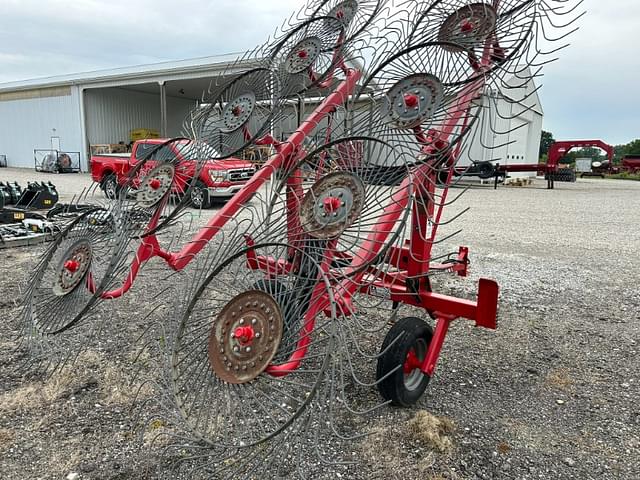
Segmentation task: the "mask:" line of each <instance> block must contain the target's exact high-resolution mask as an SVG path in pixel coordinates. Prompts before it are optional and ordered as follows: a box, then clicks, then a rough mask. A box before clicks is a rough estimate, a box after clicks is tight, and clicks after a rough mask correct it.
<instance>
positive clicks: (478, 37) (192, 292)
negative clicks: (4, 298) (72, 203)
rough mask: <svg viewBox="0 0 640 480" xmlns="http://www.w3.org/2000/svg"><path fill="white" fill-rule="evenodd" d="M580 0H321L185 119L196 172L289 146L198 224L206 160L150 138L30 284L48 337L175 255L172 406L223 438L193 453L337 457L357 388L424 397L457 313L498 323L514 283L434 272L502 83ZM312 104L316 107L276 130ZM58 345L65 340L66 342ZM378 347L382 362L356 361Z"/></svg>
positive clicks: (458, 269)
mask: <svg viewBox="0 0 640 480" xmlns="http://www.w3.org/2000/svg"><path fill="white" fill-rule="evenodd" d="M574 10H575V6H570V5H569V4H568V3H567V2H560V1H557V2H544V1H538V0H536V1H533V0H529V1H527V0H493V1H486V2H468V1H462V0H440V1H437V0H436V1H410V2H399V5H391V4H390V2H385V1H373V0H365V1H355V0H347V1H333V0H317V1H312V2H311V3H310V4H309V5H308V6H306V7H305V8H304V9H303V10H302V11H301V12H300V13H299V14H298V15H297V17H295V19H293V18H292V20H291V22H290V24H288V25H285V26H284V27H283V28H282V32H281V33H280V34H279V36H278V37H277V38H276V39H274V40H273V41H271V42H268V43H267V44H265V45H263V46H262V47H260V48H258V49H256V50H255V51H253V52H251V53H249V54H247V55H245V57H243V58H242V59H240V60H239V61H238V62H237V64H236V65H234V66H233V68H232V69H230V72H229V73H228V74H225V75H221V77H220V78H219V79H218V80H216V81H215V83H214V84H213V85H212V87H211V89H210V91H209V92H208V95H207V102H206V104H204V105H203V106H202V107H200V108H198V109H196V111H194V112H193V114H192V115H191V116H190V117H189V119H188V120H187V122H186V123H185V137H187V138H190V139H192V140H193V141H192V142H191V143H190V144H189V145H190V146H189V148H191V149H192V150H193V151H192V153H193V155H192V156H193V157H194V158H197V159H198V161H197V164H198V167H197V168H198V169H199V168H201V167H202V165H203V164H204V162H206V161H207V160H208V159H211V158H226V157H231V156H233V155H237V154H239V153H241V152H243V151H244V150H246V149H247V148H249V147H250V146H256V145H257V146H262V147H270V148H271V149H272V151H273V152H274V153H273V155H272V156H271V157H270V158H269V160H268V161H267V162H266V163H265V164H264V166H263V167H262V168H260V169H258V170H257V171H256V173H255V175H254V176H253V178H252V179H251V180H250V181H249V182H248V183H247V184H246V186H245V187H244V188H243V189H242V190H241V191H240V192H239V193H238V194H237V195H236V196H235V197H234V198H233V199H232V200H231V201H229V202H228V203H227V204H225V205H224V206H223V207H222V208H221V209H220V210H219V211H217V212H216V213H215V214H214V215H213V216H212V217H211V218H210V219H208V220H207V221H206V223H205V224H204V225H203V226H201V227H200V228H199V229H198V230H197V232H196V233H195V234H194V236H193V237H192V238H191V239H190V240H188V241H186V242H184V241H182V237H183V236H184V235H186V233H187V232H189V231H190V230H193V226H194V222H196V220H194V216H193V211H192V210H190V209H189V192H190V189H191V188H192V187H193V184H194V182H195V180H193V179H197V177H198V175H193V174H192V173H190V174H189V175H186V174H184V171H185V169H184V166H183V165H181V164H180V162H179V161H178V160H177V159H176V158H174V157H172V156H171V155H165V157H162V156H161V155H151V154H150V155H149V156H148V158H146V159H143V160H142V161H141V162H140V164H139V165H138V166H137V167H136V169H135V170H134V172H133V173H132V175H131V176H130V177H129V178H128V179H125V181H124V182H122V181H121V183H124V185H123V188H122V189H121V191H120V196H119V199H118V200H117V201H115V202H109V203H105V204H103V205H101V206H99V207H93V208H91V209H89V210H87V211H85V212H84V213H83V214H82V215H80V216H79V217H77V218H76V219H75V220H73V221H72V222H71V223H70V224H69V225H68V226H67V228H66V229H65V231H64V232H63V233H62V234H61V236H60V237H59V238H58V240H57V241H56V243H55V244H54V245H53V246H52V247H51V249H50V250H49V251H48V253H47V255H46V257H45V258H44V259H43V261H42V262H41V264H40V265H39V267H38V269H37V271H36V273H35V274H34V278H33V280H32V282H31V285H30V288H29V289H28V295H27V301H26V305H25V325H26V327H27V331H28V332H30V335H31V336H32V338H33V339H36V340H40V341H44V342H51V339H59V338H64V336H65V335H67V334H69V332H73V331H74V330H76V329H82V328H84V329H86V331H87V332H93V331H95V330H96V329H97V327H96V326H95V324H94V323H99V320H96V319H95V318H96V316H93V315H92V312H95V306H96V305H98V304H100V303H101V302H102V301H104V300H112V299H116V298H118V297H121V296H123V295H125V294H126V293H127V292H128V291H129V290H130V289H131V287H132V286H133V284H134V282H135V281H136V278H137V277H138V274H139V272H140V271H141V269H142V268H143V267H144V266H145V264H146V263H147V262H148V261H149V260H151V259H152V258H154V257H159V258H160V259H162V260H163V261H164V262H165V263H166V265H167V266H168V267H169V268H170V269H171V270H173V271H175V272H178V273H179V278H181V279H182V281H181V285H180V288H178V289H172V290H175V291H174V292H173V293H172V295H173V297H171V298H172V301H170V302H167V300H166V298H163V303H164V304H165V305H166V304H169V305H171V308H170V310H171V311H170V312H167V316H166V318H165V319H164V320H163V322H162V324H163V330H164V331H165V332H166V339H165V340H166V341H165V343H164V344H163V345H165V347H164V348H162V349H161V350H162V355H161V356H160V357H161V358H162V359H163V360H164V363H163V367H164V371H166V373H167V375H166V377H165V379H164V381H163V382H162V385H163V386H164V387H166V389H167V390H166V391H165V393H166V394H165V395H164V396H163V398H164V399H165V401H164V402H163V405H164V406H165V407H166V410H167V412H168V413H167V414H175V418H176V420H177V422H179V425H181V426H182V428H183V430H184V431H185V432H188V433H189V435H190V437H195V438H196V439H197V440H198V441H200V442H204V444H205V445H207V448H208V449H209V450H207V452H208V453H207V454H202V453H200V454H197V455H194V459H196V457H197V458H198V459H202V458H206V459H207V462H208V463H207V465H208V466H207V467H206V468H208V469H211V470H214V471H216V472H218V474H219V475H221V478H222V477H224V478H228V477H226V476H225V475H228V476H229V477H233V478H240V477H242V478H252V477H251V476H252V475H253V474H254V473H255V472H256V471H271V470H269V469H270V468H274V469H276V470H277V469H278V468H280V467H281V465H282V463H286V462H287V461H290V462H292V463H293V464H294V465H297V464H296V460H295V459H296V458H297V456H298V454H299V450H300V449H302V448H303V446H304V445H305V444H306V443H309V444H313V445H314V446H315V450H316V454H317V458H318V460H319V461H320V463H323V462H324V463H329V464H333V463H340V462H339V461H334V460H328V459H327V458H326V456H327V455H330V454H329V453H328V452H327V451H326V450H325V449H324V446H325V445H327V444H328V443H330V439H339V440H345V439H350V438H353V434H352V433H345V432H344V431H343V427H344V425H343V423H344V419H345V418H346V416H347V415H350V414H353V413H367V412H369V411H371V408H368V407H363V406H362V405H361V404H360V403H359V400H358V399H357V394H356V393H355V392H357V391H359V389H360V388H362V387H364V388H369V389H370V388H371V387H372V386H377V387H378V390H379V392H380V393H381V395H382V397H383V399H384V402H385V403H392V404H395V405H399V406H410V405H412V404H414V403H416V402H417V401H418V400H419V398H420V397H421V395H422V393H423V392H424V390H425V389H426V387H427V385H428V383H429V380H430V378H431V377H432V376H433V374H434V371H435V368H436V365H437V362H438V358H439V356H440V352H441V349H442V346H443V343H444V341H445V338H446V335H447V332H448V330H449V327H450V325H451V323H452V322H453V321H454V320H456V319H459V318H465V319H469V320H472V321H474V322H475V324H476V325H477V326H480V327H484V328H488V329H495V328H496V313H497V302H498V290H499V289H498V285H497V283H496V282H495V281H493V280H488V279H481V280H480V282H479V286H478V289H477V298H476V299H475V300H467V299H462V298H457V297H453V296H449V295H444V294H441V293H436V292H435V291H433V288H432V278H434V276H435V275H437V274H439V273H453V274H456V275H458V276H460V277H466V276H467V273H468V266H469V250H468V248H466V247H459V249H457V250H456V251H453V252H452V253H451V252H446V253H444V254H438V255H436V254H435V253H434V247H436V246H438V245H439V244H445V243H446V242H447V241H448V240H449V239H450V238H451V236H452V235H449V236H445V237H442V236H441V235H439V233H440V227H441V226H443V225H447V224H448V223H450V222H452V221H453V220H455V219H456V218H457V216H456V217H453V218H449V219H447V220H445V215H444V211H445V208H446V207H448V205H450V204H451V203H453V201H455V199H456V198H450V189H451V187H453V186H455V184H454V182H453V178H454V173H455V169H456V167H457V168H458V169H460V166H459V165H458V160H459V158H460V157H461V154H462V152H464V151H465V149H467V148H468V143H467V142H468V139H469V138H472V137H473V136H474V135H476V134H477V133H478V131H479V130H478V129H479V128H480V127H479V126H486V125H487V124H490V122H485V121H484V118H485V116H486V115H489V114H490V112H489V110H490V108H487V105H486V104H483V102H482V99H483V98H484V97H483V95H484V93H485V92H486V91H487V90H489V89H492V88H493V89H501V90H508V89H509V88H516V87H517V88H519V87H521V86H522V85H524V84H525V83H526V82H529V81H530V80H531V78H532V77H534V76H536V75H537V74H538V73H537V71H535V72H532V70H531V69H532V68H537V67H538V66H540V65H542V63H543V61H542V60H541V59H542V58H543V55H544V54H545V52H544V51H543V48H542V43H544V42H546V41H552V40H560V39H562V38H564V36H566V34H567V33H566V32H563V34H562V35H560V36H558V38H554V39H552V38H549V35H548V34H545V33H544V32H545V28H548V27H549V26H550V25H553V26H555V27H556V28H562V29H567V28H568V29H571V28H572V27H571V24H572V22H573V21H574V20H575V15H572V13H573V12H574ZM564 16H567V18H570V21H567V22H564V23H565V25H562V26H559V24H558V23H561V22H558V20H557V19H558V18H562V17H564ZM554 22H555V23H554ZM541 40H543V41H541ZM364 66H366V69H365V67H364ZM240 67H242V69H243V70H244V72H245V73H241V74H240V75H238V74H236V73H231V72H237V71H238V70H239V68H240ZM512 77H516V78H518V79H519V80H518V82H516V86H515V87H514V85H513V82H510V81H509V80H510V79H511V78H512ZM532 93H535V92H532ZM532 93H530V94H532ZM505 97H506V98H509V97H508V95H505ZM310 99H311V100H310ZM313 99H315V100H313ZM307 101H310V102H311V101H312V102H315V103H317V106H315V108H314V109H313V112H312V113H311V114H310V115H308V116H306V117H305V118H304V119H303V120H302V121H301V122H300V123H299V124H297V125H296V128H295V130H294V132H293V133H292V134H291V135H289V136H288V138H286V140H284V141H278V140H277V138H276V137H277V135H276V131H277V130H278V128H279V126H281V125H282V124H283V122H285V121H286V119H288V118H291V116H292V112H293V113H298V114H299V117H301V118H302V117H303V113H304V112H303V110H304V109H305V108H306V107H305V102H307ZM517 104H518V105H520V106H521V107H522V109H526V108H527V107H526V102H523V101H522V100H521V99H520V100H518V102H517ZM296 109H297V112H296ZM511 110H512V112H513V107H512V108H511ZM516 110H517V109H516ZM521 112H522V110H520V112H518V111H516V112H515V113H513V114H514V115H517V114H518V113H521ZM482 128H485V127H482ZM171 142H180V143H181V145H183V144H184V138H180V139H172V140H169V141H168V142H167V144H169V143H171ZM160 150H162V146H159V147H158V148H157V149H156V150H155V151H154V152H153V153H154V154H158V152H159V151H160ZM212 152H213V153H212ZM165 153H166V152H165ZM152 157H153V160H151V158H152ZM181 172H183V173H182V175H181ZM190 176H192V178H188V177H190ZM457 196H458V195H456V197H457ZM456 233H457V232H456ZM178 243H180V244H182V247H180V248H178V249H176V248H174V246H175V245H176V244H178ZM387 304H390V308H387V307H386V305H387ZM403 305H404V306H409V307H414V308H415V309H420V310H421V311H423V312H426V313H427V314H428V316H430V317H432V318H433V321H434V326H433V327H431V325H430V324H429V323H427V322H426V321H424V320H423V319H420V318H417V317H415V316H408V317H405V318H403V319H401V320H398V321H395V322H394V324H393V326H392V327H391V329H390V330H389V331H388V332H384V330H386V328H387V325H388V318H382V317H381V315H380V311H382V310H385V309H388V310H389V311H390V312H392V313H393V315H394V317H395V315H396V314H397V312H398V309H399V308H400V307H401V306H403ZM176 310H177V311H178V312H179V314H176ZM72 327H74V328H72ZM381 332H382V334H383V335H384V339H383V341H382V342H380V341H379V339H380V333H381ZM61 342H62V343H58V341H57V340H55V341H54V343H55V344H56V345H64V348H62V347H58V348H57V350H64V349H68V348H70V347H69V343H68V342H66V343H65V341H63V340H62V341H61ZM380 345H382V346H381V347H380ZM57 353H60V352H57ZM367 362H373V363H375V364H376V368H375V377H374V378H372V377H371V376H370V373H369V372H365V373H362V372H361V371H360V370H362V365H363V364H365V363H367ZM373 370H374V369H372V370H371V371H373ZM376 406H377V405H376ZM325 420H326V421H325ZM194 459H192V460H194ZM274 465H275V466H274ZM194 468H204V467H194ZM296 468H297V469H299V466H296ZM274 471H275V470H274ZM299 473H301V476H306V475H307V474H310V473H309V472H306V473H304V474H303V473H302V472H299Z"/></svg>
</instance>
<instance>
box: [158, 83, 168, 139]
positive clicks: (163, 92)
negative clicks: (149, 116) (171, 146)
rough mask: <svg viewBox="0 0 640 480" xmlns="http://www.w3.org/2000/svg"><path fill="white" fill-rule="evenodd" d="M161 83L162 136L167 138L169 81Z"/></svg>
mask: <svg viewBox="0 0 640 480" xmlns="http://www.w3.org/2000/svg"><path fill="white" fill-rule="evenodd" d="M158 83H159V84H160V136H161V137H162V138H167V83H166V82H158Z"/></svg>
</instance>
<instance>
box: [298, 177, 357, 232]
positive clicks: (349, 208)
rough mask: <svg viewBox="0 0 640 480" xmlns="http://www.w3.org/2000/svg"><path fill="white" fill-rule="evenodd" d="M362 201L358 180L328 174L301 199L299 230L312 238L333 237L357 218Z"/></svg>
mask: <svg viewBox="0 0 640 480" xmlns="http://www.w3.org/2000/svg"><path fill="white" fill-rule="evenodd" d="M364 198H365V189H364V184H363V183H362V180H361V179H360V177H358V176H357V175H355V174H353V173H349V172H333V173H330V174H328V175H326V176H324V177H322V178H321V179H320V180H318V181H317V182H316V183H315V184H314V185H313V186H312V187H311V189H310V190H309V191H308V192H307V194H306V195H305V197H304V199H303V200H302V206H301V208H300V221H301V224H302V228H303V229H304V230H305V231H306V232H307V233H308V234H309V235H310V236H312V237H314V238H319V239H328V238H335V237H336V236H337V235H339V234H340V233H342V232H343V231H344V230H346V229H347V228H349V227H350V226H351V225H352V224H353V222H354V221H355V220H356V219H357V218H358V216H359V215H360V213H361V212H362V208H363V206H364Z"/></svg>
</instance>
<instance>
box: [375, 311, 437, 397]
mask: <svg viewBox="0 0 640 480" xmlns="http://www.w3.org/2000/svg"><path fill="white" fill-rule="evenodd" d="M432 337H433V329H432V328H431V326H430V325H428V324H427V323H426V322H425V321H424V320H422V319H420V318H417V317H405V318H403V319H401V320H399V321H398V322H397V323H396V324H395V325H394V326H393V327H391V329H390V330H389V332H388V333H387V335H386V337H385V338H384V342H383V343H382V348H381V350H380V356H379V357H378V367H377V369H376V378H377V380H378V390H379V391H380V395H382V398H384V399H385V400H387V401H391V404H392V405H395V406H398V407H410V406H411V405H414V404H415V403H416V402H417V401H418V400H419V399H420V397H421V396H422V394H423V393H424V391H425V390H426V388H427V386H428V385H429V381H430V380H431V377H430V376H428V375H424V374H422V373H421V372H415V370H414V375H417V374H418V373H420V374H422V378H420V377H417V378H419V380H418V381H417V383H416V384H415V385H413V386H408V385H407V383H406V381H407V379H406V377H405V373H404V370H403V365H404V363H405V360H406V358H407V355H408V354H409V351H410V350H411V349H412V348H415V347H416V346H418V345H421V346H422V349H423V350H424V353H423V355H426V354H427V351H428V349H429V345H430V343H431V338H432ZM392 343H393V345H391V344H392ZM389 345H391V347H390V348H389ZM423 358H424V357H423ZM390 372H393V373H390ZM387 375H388V376H387ZM385 376H386V378H385ZM382 379H383V380H382Z"/></svg>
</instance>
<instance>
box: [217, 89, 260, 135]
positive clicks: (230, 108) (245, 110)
mask: <svg viewBox="0 0 640 480" xmlns="http://www.w3.org/2000/svg"><path fill="white" fill-rule="evenodd" d="M255 107H256V95H255V93H253V92H245V93H243V94H241V95H238V96H237V97H236V98H234V99H233V100H232V101H230V102H229V103H228V104H227V106H226V107H225V108H224V110H223V111H222V126H221V127H220V131H221V132H223V133H232V132H235V131H236V130H238V129H239V128H241V127H242V126H244V125H245V124H246V123H247V122H248V121H249V118H250V117H251V114H252V113H253V111H254V109H255Z"/></svg>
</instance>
